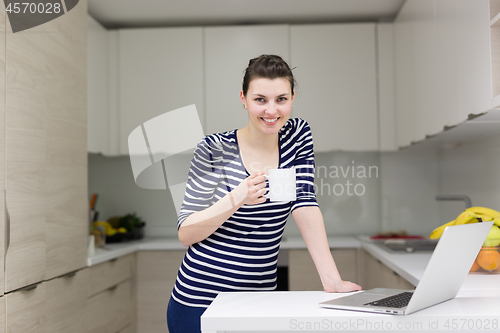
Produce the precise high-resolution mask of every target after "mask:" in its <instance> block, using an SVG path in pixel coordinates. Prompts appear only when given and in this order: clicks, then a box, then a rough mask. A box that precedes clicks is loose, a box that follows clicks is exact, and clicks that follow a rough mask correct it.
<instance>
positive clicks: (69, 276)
mask: <svg viewBox="0 0 500 333" xmlns="http://www.w3.org/2000/svg"><path fill="white" fill-rule="evenodd" d="M76 272H77V271H74V272H69V273H68V274H64V275H62V276H61V277H63V278H71V277H73V276H75V275H76Z"/></svg>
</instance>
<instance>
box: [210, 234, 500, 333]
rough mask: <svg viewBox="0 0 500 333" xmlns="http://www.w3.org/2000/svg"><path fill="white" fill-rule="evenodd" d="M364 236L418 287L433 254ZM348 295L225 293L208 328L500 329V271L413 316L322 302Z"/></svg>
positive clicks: (477, 277)
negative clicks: (396, 248) (393, 248)
mask: <svg viewBox="0 0 500 333" xmlns="http://www.w3.org/2000/svg"><path fill="white" fill-rule="evenodd" d="M359 240H360V243H361V246H362V248H363V249H364V250H365V251H367V252H368V253H369V254H371V255H372V256H374V257H375V258H377V259H378V260H380V261H381V262H383V263H384V264H385V265H386V266H388V267H389V268H391V269H392V270H393V271H394V272H396V273H397V274H399V275H401V276H402V277H404V278H405V279H406V280H408V281H409V282H410V283H412V284H413V285H417V284H418V281H419V280H420V278H421V277H422V275H423V273H424V270H425V267H426V266H427V263H428V261H429V259H430V256H431V253H429V252H420V253H410V254H407V253H404V254H403V253H390V252H388V251H385V250H383V249H381V248H380V247H378V246H377V245H375V243H373V242H371V241H370V240H369V239H368V238H366V237H360V238H359ZM452 259H453V258H450V260H452ZM345 295H346V294H328V293H325V292H322V291H295V292H227V293H220V294H219V295H218V296H217V298H216V299H215V300H214V302H213V303H212V304H211V305H210V307H209V308H208V309H207V311H206V312H205V313H204V314H203V316H202V322H201V323H202V324H201V325H202V331H203V332H204V333H214V332H226V333H229V332H247V333H248V332H296V331H304V332H321V331H323V332H324V331H354V330H355V331H360V332H372V331H391V330H394V331H407V332H411V331H433V332H439V331H451V330H453V331H478V330H486V331H492V332H498V331H500V275H499V274H491V275H487V274H474V273H473V274H469V275H468V276H467V279H466V281H465V282H464V284H463V286H462V288H461V290H460V292H459V294H458V295H457V297H456V298H455V299H453V300H450V301H447V302H443V303H441V304H437V305H435V306H432V307H430V308H427V309H423V310H421V311H418V312H415V313H413V314H410V315H407V316H394V315H384V314H371V313H363V312H356V311H342V310H333V309H325V308H321V307H319V306H318V303H320V302H323V301H326V300H330V299H333V298H338V297H342V296H345Z"/></svg>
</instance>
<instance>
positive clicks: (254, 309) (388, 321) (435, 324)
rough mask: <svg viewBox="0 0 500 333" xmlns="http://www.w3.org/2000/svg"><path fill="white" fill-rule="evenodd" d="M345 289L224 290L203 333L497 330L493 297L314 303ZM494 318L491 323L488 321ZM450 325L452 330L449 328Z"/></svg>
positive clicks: (498, 309)
mask: <svg viewBox="0 0 500 333" xmlns="http://www.w3.org/2000/svg"><path fill="white" fill-rule="evenodd" d="M342 296H345V294H328V293H325V292H322V291H289V292H279V291H277V292H253V293H252V292H224V293H220V294H219V295H218V296H217V297H216V298H215V300H214V301H213V302H212V304H211V305H210V307H209V308H208V309H207V310H206V311H205V313H204V314H203V316H202V317H201V327H202V331H203V332H204V333H209V332H210V333H212V332H226V333H229V332H242V331H244V332H246V333H249V332H278V331H279V332H281V333H283V332H296V331H308V332H318V331H329V332H332V331H347V330H356V331H364V332H372V331H373V332H375V331H378V332H386V331H395V332H398V331H405V330H410V331H414V332H416V331H430V330H432V331H433V332H439V331H450V330H452V329H451V328H452V327H453V325H458V326H457V327H455V328H462V326H464V327H465V329H469V328H471V327H472V329H470V331H479V330H480V329H481V328H482V329H485V327H487V325H489V329H488V330H489V331H490V332H498V330H499V329H500V328H499V325H500V298H499V297H481V298H478V297H460V298H455V299H452V300H450V301H447V302H444V303H441V304H437V305H435V306H433V307H430V308H427V309H423V310H420V311H418V312H415V313H412V314H411V315H407V316H395V315H385V314H373V313H363V312H357V311H342V310H334V309H325V308H321V307H319V305H318V303H320V302H323V301H327V300H331V299H334V298H339V297H342ZM494 320H496V323H497V326H496V329H494V327H493V325H492V323H493V321H494ZM453 331H455V330H453Z"/></svg>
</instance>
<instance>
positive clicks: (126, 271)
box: [86, 254, 136, 333]
mask: <svg viewBox="0 0 500 333" xmlns="http://www.w3.org/2000/svg"><path fill="white" fill-rule="evenodd" d="M135 276H136V273H135V254H130V255H127V256H124V257H120V258H117V259H113V260H110V261H107V262H104V263H101V264H98V265H95V266H91V267H90V268H89V279H88V286H87V291H86V294H87V296H88V303H87V306H88V308H87V324H88V332H96V333H98V332H121V331H122V330H128V331H130V332H135V324H136V321H135V311H134V309H135V305H134V303H135V297H136V296H135V292H136V282H135V281H136V277H135Z"/></svg>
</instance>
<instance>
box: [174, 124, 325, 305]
mask: <svg viewBox="0 0 500 333" xmlns="http://www.w3.org/2000/svg"><path fill="white" fill-rule="evenodd" d="M278 137H279V168H280V169H284V168H291V167H293V166H295V168H296V177H297V200H296V201H293V202H270V201H269V199H267V200H266V202H264V203H261V204H256V205H243V206H242V207H240V208H239V209H238V210H237V211H236V212H235V213H234V214H233V215H232V216H231V217H230V218H229V219H228V220H227V221H225V222H224V223H223V224H222V225H221V226H220V227H219V228H218V229H217V230H216V231H215V232H214V233H213V234H211V235H210V236H209V237H208V238H206V239H204V240H202V241H201V242H198V243H195V244H192V245H191V246H190V247H189V248H188V250H187V252H186V255H185V256H184V260H183V261H182V265H181V267H180V269H179V272H178V273H177V280H176V282H175V286H174V289H173V291H172V296H173V298H174V299H175V300H176V301H178V302H180V303H182V304H184V305H187V306H194V307H208V306H209V305H210V303H211V302H212V301H213V299H214V298H215V296H217V294H218V293H219V292H221V291H257V290H275V289H276V267H277V265H276V264H277V261H278V250H279V247H280V243H281V238H282V236H283V230H284V229H285V224H286V221H287V218H288V216H289V214H290V212H291V211H293V210H294V209H295V208H297V207H301V206H318V204H317V202H316V195H315V193H314V152H313V140H312V134H311V130H310V128H309V125H308V124H307V122H306V121H305V120H303V119H300V118H292V119H289V120H288V121H287V122H286V123H285V125H284V126H283V127H282V128H281V129H280V131H279V133H278ZM248 176H250V174H249V173H248V171H247V170H246V169H245V166H244V165H243V162H242V160H241V157H240V154H239V148H238V141H237V137H236V130H233V131H228V132H224V133H215V134H211V135H207V136H206V137H205V138H204V139H202V140H201V141H200V143H199V144H198V146H197V147H196V150H195V152H194V157H193V159H192V160H191V166H190V169H189V174H188V182H187V185H186V192H185V195H184V201H183V203H182V207H181V210H180V214H179V218H178V222H177V228H179V227H180V225H181V224H182V222H184V221H185V220H186V218H187V217H188V216H189V215H190V214H192V213H194V212H197V211H201V210H203V209H206V208H208V207H210V206H211V205H213V204H214V203H215V202H217V201H218V200H219V199H221V198H222V197H224V196H225V195H226V194H227V193H228V192H230V191H231V190H233V189H234V188H236V186H238V185H239V184H240V183H241V182H242V181H243V180H244V179H245V178H247V177H248ZM266 187H268V184H267V185H266Z"/></svg>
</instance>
